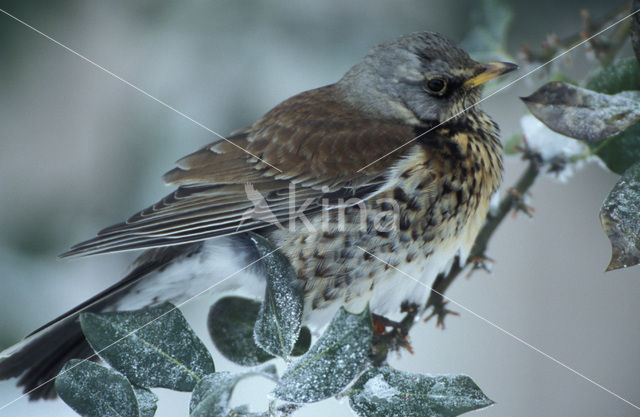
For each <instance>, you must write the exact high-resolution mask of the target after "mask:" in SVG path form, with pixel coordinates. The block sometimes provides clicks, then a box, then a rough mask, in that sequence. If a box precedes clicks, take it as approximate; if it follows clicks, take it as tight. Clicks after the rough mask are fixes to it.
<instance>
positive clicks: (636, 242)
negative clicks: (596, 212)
mask: <svg viewBox="0 0 640 417" xmlns="http://www.w3.org/2000/svg"><path fill="white" fill-rule="evenodd" d="M600 223H601V224H602V228H603V229H604V231H605V233H606V234H607V236H608V237H609V240H610V241H611V261H610V262H609V266H608V267H607V271H611V270H613V269H618V268H626V267H629V266H633V265H636V264H638V263H640V163H636V164H635V165H633V166H632V167H631V168H629V169H628V170H627V171H626V172H625V173H624V175H623V176H622V177H621V178H620V180H618V183H617V184H616V185H615V186H614V187H613V189H612V190H611V192H610V193H609V196H608V197H607V198H606V199H605V200H604V203H602V208H601V209H600Z"/></svg>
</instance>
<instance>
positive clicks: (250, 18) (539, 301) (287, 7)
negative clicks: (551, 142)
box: [0, 0, 640, 417]
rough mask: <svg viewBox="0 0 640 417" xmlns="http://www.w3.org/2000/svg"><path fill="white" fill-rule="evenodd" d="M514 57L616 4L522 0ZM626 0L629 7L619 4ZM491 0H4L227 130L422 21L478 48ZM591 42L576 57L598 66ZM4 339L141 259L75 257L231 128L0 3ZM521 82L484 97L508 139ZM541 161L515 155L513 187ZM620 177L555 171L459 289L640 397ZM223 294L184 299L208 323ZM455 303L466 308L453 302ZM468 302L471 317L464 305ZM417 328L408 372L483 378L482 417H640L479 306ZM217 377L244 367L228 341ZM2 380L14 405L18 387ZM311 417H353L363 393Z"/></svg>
mask: <svg viewBox="0 0 640 417" xmlns="http://www.w3.org/2000/svg"><path fill="white" fill-rule="evenodd" d="M508 3H510V4H511V6H512V8H513V10H514V28H513V29H512V31H511V34H512V36H511V37H510V38H509V50H510V51H511V52H514V51H516V50H517V49H518V48H519V46H520V45H521V44H522V43H523V42H527V43H529V44H531V45H534V46H537V45H539V44H540V42H541V41H542V40H543V39H544V38H545V37H546V35H547V34H548V33H551V32H555V33H557V34H558V35H560V36H563V35H569V34H572V33H575V32H577V31H578V30H580V28H581V21H580V17H579V10H580V9H581V8H585V7H586V8H588V9H589V10H590V11H591V12H592V14H593V15H594V16H602V15H603V14H605V13H606V12H607V11H608V10H610V9H611V8H612V7H615V4H611V3H610V2H602V1H601V0H591V1H563V2H558V1H551V0H539V1H536V2H531V1H524V0H522V1H512V2H508ZM614 3H615V2H614ZM474 4H475V2H473V1H456V2H450V1H440V0H437V1H409V0H403V1H393V2H392V1H371V0H357V1H354V0H352V1H348V2H345V1H342V0H325V1H317V0H303V1H296V2H295V3H294V2H291V1H284V0H271V1H263V2H253V1H236V2H232V1H214V2H204V1H197V2H180V3H178V2H169V1H158V0H156V1H148V0H147V1H137V2H126V1H112V2H101V1H97V0H88V1H57V2H51V1H49V2H44V1H31V2H20V1H0V5H1V6H0V7H1V8H3V9H5V10H6V11H8V12H9V13H12V14H14V15H15V16H17V17H19V18H20V19H23V20H25V21H26V22H28V23H29V24H31V25H33V26H34V27H36V28H38V29H39V30H41V31H43V32H44V33H46V34H48V35H50V36H51V37H53V38H54V39H56V40H58V41H60V42H61V43H63V44H65V45H67V46H69V47H70V48H72V49H74V50H77V51H78V52H80V53H82V54H84V55H86V56H87V57H88V58H90V59H92V60H94V61H95V62H96V63H98V64H100V65H102V66H104V67H106V68H107V69H109V70H110V71H113V72H114V73H116V74H118V75H119V76H121V77H122V78H124V79H126V80H127V81H129V82H131V83H133V84H135V85H137V86H139V87H140V88H142V89H144V90H146V91H148V92H149V93H150V94H152V95H154V96H156V97H158V98H159V99H161V100H163V101H165V102H167V103H169V104H170V105H172V106H174V107H175V108H177V109H179V110H180V111H182V112H184V113H186V114H188V115H189V116H191V117H192V118H194V119H195V120H197V121H199V122H201V123H202V124H204V125H206V126H208V127H209V128H211V129H213V130H215V131H216V132H218V133H221V134H228V133H229V132H231V131H232V130H235V129H237V128H240V127H243V126H245V125H248V124H250V123H252V122H253V121H254V120H256V119H257V118H258V117H259V116H261V115H262V114H263V113H264V112H265V111H267V110H268V109H269V108H271V107H272V106H274V105H275V104H277V103H278V102H280V101H281V100H283V99H285V98H287V97H289V96H291V95H293V94H295V93H297V92H300V91H303V90H306V89H310V88H314V87H317V86H320V85H323V84H327V83H331V82H334V81H335V80H337V79H338V78H339V77H340V76H341V75H342V74H343V73H344V72H345V71H346V70H347V69H348V68H349V67H350V66H351V65H353V64H354V63H355V62H357V61H358V59H360V57H362V56H363V55H364V54H365V53H366V52H367V50H368V48H369V47H371V46H372V45H374V44H376V43H378V42H381V41H384V40H387V39H390V38H393V37H396V36H399V35H401V34H404V33H408V32H412V31H418V30H433V31H438V32H441V33H443V34H445V35H447V36H448V37H450V38H452V39H454V40H456V41H460V40H461V39H463V37H464V34H465V33H466V31H467V30H468V28H469V21H470V20H469V19H470V13H471V10H472V9H473V7H474ZM583 55H584V49H583V48H578V49H577V50H576V51H574V53H573V54H572V59H573V60H575V61H578V62H579V61H580V59H581V58H580V56H583ZM0 62H1V64H0V126H2V128H1V129H0V191H1V196H2V197H1V199H0V280H1V281H0V282H1V284H2V289H1V290H0V317H1V320H0V349H1V348H4V347H6V346H9V345H11V344H13V343H15V342H16V341H18V340H19V339H20V338H21V337H23V336H24V335H25V334H27V333H28V332H29V331H31V330H33V329H34V328H36V327H38V326H39V325H41V324H42V323H44V322H46V321H48V320H49V319H51V318H53V317H54V316H57V315H58V314H60V313H62V312H64V311H65V310H67V309H69V308H71V307H73V306H74V305H76V304H77V303H79V302H81V301H83V300H84V299H86V298H88V297H89V296H91V295H92V294H94V293H95V292H97V291H99V290H100V289H102V288H104V287H106V286H108V285H110V284H111V283H113V282H115V281H117V280H118V279H119V278H120V277H121V276H122V275H123V274H124V273H125V271H126V268H127V264H128V262H130V261H131V259H132V256H133V255H131V254H120V255H110V256H99V257H93V258H86V259H79V260H72V261H70V260H58V259H56V255H57V254H58V253H60V252H62V251H64V250H65V249H67V248H68V247H69V246H70V245H72V244H73V243H76V242H78V241H80V240H84V239H86V238H89V237H91V236H93V234H94V233H95V232H96V231H97V230H99V229H100V228H102V227H104V226H107V225H110V224H112V223H115V222H118V221H120V220H122V219H123V218H125V217H127V216H128V215H130V214H132V213H133V212H135V211H137V210H139V209H141V208H143V207H146V206H147V205H148V204H151V203H153V202H155V201H156V200H157V199H159V198H160V197H162V196H164V194H166V193H167V192H168V191H169V190H168V189H166V188H164V186H163V184H162V182H161V179H160V176H161V175H162V174H163V173H164V172H165V171H167V170H169V169H170V168H172V166H173V162H174V161H175V160H176V159H178V158H179V157H181V156H183V155H185V154H187V153H189V152H191V151H193V150H195V149H196V148H198V147H200V146H202V145H204V144H206V143H208V142H211V141H213V140H215V139H216V137H214V136H213V135H211V134H210V133H208V132H207V131H205V130H204V129H202V128H200V127H198V126H196V125H195V124H193V123H192V122H190V121H188V120H186V119H185V118H183V117H181V116H179V115H177V114H176V113H174V112H172V111H170V110H168V109H167V108H165V107H163V106H161V105H159V104H158V103H157V102H154V101H153V100H151V99H149V98H148V97H145V96H144V95H142V94H140V93H139V92H137V91H135V90H134V89H133V88H131V87H130V86H127V85H125V84H124V83H122V82H121V81H119V80H117V79H114V78H113V77H111V76H109V75H108V74H106V73H105V72H103V71H101V70H99V69H98V68H95V67H94V66H92V65H90V64H88V63H86V62H84V61H83V60H81V59H79V58H78V57H77V56H74V55H73V54H71V53H70V52H68V51H65V50H64V49H63V48H61V47H60V46H57V45H55V44H54V43H52V42H51V41H49V40H47V39H45V38H44V37H42V36H41V35H39V34H37V33H35V32H34V31H32V30H30V29H28V28H26V27H25V26H23V25H21V24H19V23H17V22H15V21H14V20H12V19H10V18H8V17H7V16H5V15H2V14H0ZM542 82H543V79H542V78H537V79H532V80H529V81H528V82H525V81H523V82H520V83H518V84H516V85H514V86H513V87H511V88H509V89H507V90H505V91H503V92H501V93H500V94H498V95H496V96H494V97H492V98H490V99H489V100H487V101H486V102H485V103H484V107H485V108H486V109H487V110H488V111H489V113H490V114H491V115H492V116H493V117H494V118H495V119H496V120H497V121H498V122H499V124H500V125H501V126H502V128H503V131H504V137H509V136H510V135H511V134H513V133H515V132H517V131H518V130H519V119H520V117H521V116H522V115H523V114H524V113H525V109H524V106H523V105H522V103H521V102H520V101H519V100H518V97H519V96H522V95H528V94H530V93H531V92H532V91H533V90H535V88H537V86H539V85H540V84H541V83H542ZM523 168H524V164H523V163H522V162H521V161H519V160H518V158H516V157H511V158H510V159H508V160H507V163H506V169H507V173H506V183H507V184H509V183H511V182H513V181H514V180H515V178H517V176H518V174H519V172H520V171H521V170H522V169H523ZM615 181H616V176H615V175H613V174H611V173H609V172H607V171H605V170H603V169H602V168H600V167H598V166H597V165H595V164H591V165H588V166H587V167H585V168H584V169H582V170H581V171H579V172H578V173H577V174H576V175H575V176H574V177H573V178H571V179H570V181H569V182H568V183H567V184H560V183H559V182H557V181H553V180H549V179H545V178H543V179H541V180H539V181H538V183H537V184H536V185H535V187H534V188H533V199H532V204H533V206H534V207H535V216H534V218H533V219H531V220H529V219H527V218H525V217H524V216H522V215H519V216H517V217H516V218H515V219H509V220H507V221H506V222H505V224H504V225H503V226H502V227H501V228H500V229H499V231H498V233H497V235H496V236H495V238H494V239H493V240H492V242H491V245H490V249H489V256H491V257H492V258H494V259H495V260H496V262H495V264H494V265H493V273H492V274H490V275H487V274H485V273H483V272H479V273H476V274H474V275H473V276H472V277H471V278H470V279H468V280H465V279H464V278H460V279H459V281H458V282H456V283H455V284H454V286H453V287H452V288H451V289H450V291H449V292H448V295H449V296H450V297H451V298H453V299H454V300H456V301H457V302H459V303H461V304H463V305H464V306H466V307H468V308H469V309H471V310H473V311H474V312H476V313H478V314H479V315H481V316H483V317H485V318H487V319H488V320H490V321H492V322H495V323H496V324H497V325H499V326H501V327H503V328H504V329H506V330H508V331H509V332H512V333H513V334H514V335H516V336H517V337H520V338H522V339H523V340H525V341H527V342H528V343H530V344H531V345H533V346H535V347H537V348H539V349H541V350H542V351H544V352H546V353H548V354H549V355H552V356H553V357H555V358H557V359H558V360H559V361H561V362H563V363H566V364H567V365H568V366H570V367H572V368H574V369H576V370H578V371H579V372H581V373H583V374H584V375H586V376H588V377H589V378H592V379H593V380H595V381H597V382H598V383H600V384H602V385H603V386H605V387H607V388H608V389H610V390H612V391H613V392H615V393H617V394H619V395H620V396H622V397H624V398H626V399H628V400H630V401H632V402H635V403H636V404H640V372H639V371H640V362H639V360H638V344H639V343H640V326H638V325H637V317H638V315H639V313H640V306H639V305H638V303H637V300H638V298H639V297H640V268H638V267H636V268H631V269H629V270H625V271H616V272H612V273H608V274H604V273H603V272H602V271H603V270H604V268H605V266H606V264H607V263H608V260H609V244H608V241H607V239H606V237H605V236H604V234H603V232H602V231H601V230H600V226H599V222H598V217H597V214H598V210H599V207H600V203H601V202H602V200H603V198H604V197H605V196H606V194H607V192H608V190H609V189H610V188H611V186H612V185H613V184H614V183H615ZM209 304H210V303H209V302H208V301H207V300H199V301H197V302H194V303H192V304H190V305H189V306H187V307H186V308H185V309H184V311H185V313H186V314H187V316H188V318H189V319H190V321H191V323H192V324H193V325H194V326H195V327H196V328H198V329H200V330H201V332H200V334H201V336H202V337H203V339H205V340H207V342H208V336H207V334H206V331H205V330H204V322H205V319H206V312H207V308H208V306H209ZM454 309H456V308H455V307H454ZM457 310H459V309H457ZM446 325H447V328H446V330H445V331H441V330H439V329H435V328H434V324H433V323H428V324H424V325H418V326H416V327H415V328H414V330H413V331H412V333H411V340H412V342H413V348H414V351H415V353H414V354H413V355H410V354H407V353H406V352H405V353H403V354H402V355H401V357H398V358H397V359H394V360H393V365H394V366H396V367H398V368H400V369H406V370H411V371H415V372H424V373H460V372H462V373H466V374H468V375H470V376H472V377H473V378H474V379H475V381H476V382H477V383H478V385H479V386H480V387H481V388H482V389H483V390H484V392H485V393H486V394H487V395H488V396H489V397H490V398H492V399H493V400H494V401H496V404H495V405H494V406H493V407H491V408H489V409H485V410H481V411H479V412H478V414H477V415H479V416H486V417H494V416H516V415H517V416H559V415H564V416H593V417H595V416H603V415H607V416H635V415H638V414H640V413H639V412H638V410H637V409H634V408H633V407H631V406H629V405H628V404H626V403H624V402H623V401H621V400H620V399H618V398H615V397H614V396H613V395H611V394H609V393H607V392H605V391H603V390H602V389H600V388H598V387H596V386H594V385H593V384H591V383H589V382H587V381H585V380H584V379H582V378H580V377H578V376H576V375H575V374H573V373H571V372H570V371H568V370H567V369H565V368H563V367H562V366H560V365H558V364H557V363H554V362H553V361H551V360H549V359H548V358H545V357H543V356H542V355H541V354H539V353H537V352H535V351H533V350H532V349H530V348H529V347H526V346H524V345H523V344H522V343H520V342H518V341H516V340H514V339H513V338H511V337H509V336H507V335H505V334H504V333H501V332H499V331H498V330H496V329H495V328H493V327H491V326H489V325H488V324H486V323H485V322H483V321H481V320H479V319H478V318H477V317H474V316H473V315H472V314H469V313H467V312H464V311H462V312H461V316H460V317H449V318H448V319H447V322H446ZM214 355H215V356H214V360H215V361H216V367H217V369H219V370H225V369H227V370H228V369H232V368H233V366H232V365H231V364H229V363H228V362H226V361H224V360H223V359H221V358H220V355H219V354H217V353H216V352H214ZM14 382H15V381H9V382H6V381H4V382H0V405H3V404H5V403H7V402H9V401H11V400H13V399H14V398H15V397H17V396H18V395H19V394H20V392H19V391H18V389H17V388H15V386H14ZM270 388H271V386H270V385H269V384H264V383H263V382H262V381H257V382H256V381H248V382H243V383H242V384H241V385H240V386H239V387H238V390H237V395H236V396H235V397H234V403H237V404H240V403H243V402H246V401H249V400H250V399H251V397H254V399H253V400H252V405H253V406H255V407H256V408H255V410H256V411H259V410H261V409H264V407H266V400H265V399H264V396H265V395H266V393H267V392H268V391H269V390H270ZM157 391H158V392H159V393H160V395H161V400H160V403H159V409H158V413H157V415H158V416H170V415H186V414H187V404H188V395H186V394H180V393H171V392H168V391H166V390H157ZM0 414H1V415H7V416H18V415H19V416H41V415H69V416H71V415H74V412H73V411H72V410H71V409H70V408H68V407H67V406H66V405H65V404H64V403H62V402H61V401H57V402H47V403H36V404H34V403H29V402H27V401H26V400H25V399H22V400H20V401H18V402H16V403H15V404H13V405H12V406H10V407H8V408H6V409H5V410H3V411H1V412H0ZM296 415H299V416H314V415H334V416H349V415H351V412H350V410H349V408H348V405H347V402H346V400H345V401H343V402H342V403H340V402H337V401H335V400H331V401H326V402H323V403H320V404H316V405H313V406H309V407H306V408H304V409H303V410H302V411H300V412H299V413H297V414H296Z"/></svg>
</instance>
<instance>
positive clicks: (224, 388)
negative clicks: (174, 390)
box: [189, 372, 242, 417]
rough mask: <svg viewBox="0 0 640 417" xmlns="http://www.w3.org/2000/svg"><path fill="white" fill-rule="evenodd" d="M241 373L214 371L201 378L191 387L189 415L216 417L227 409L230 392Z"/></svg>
mask: <svg viewBox="0 0 640 417" xmlns="http://www.w3.org/2000/svg"><path fill="white" fill-rule="evenodd" d="M241 376H242V375H241V374H234V373H231V372H215V373H213V374H209V375H207V376H205V377H204V378H202V379H201V380H200V382H198V384H197V385H196V386H195V388H194V389H193V393H192V394H191V401H190V403H189V416H190V417H218V416H224V415H226V414H227V413H228V411H229V400H230V399H231V393H232V392H233V388H234V387H235V385H236V383H237V382H238V380H239V379H240V378H241Z"/></svg>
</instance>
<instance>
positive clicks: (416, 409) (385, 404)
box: [349, 367, 493, 417]
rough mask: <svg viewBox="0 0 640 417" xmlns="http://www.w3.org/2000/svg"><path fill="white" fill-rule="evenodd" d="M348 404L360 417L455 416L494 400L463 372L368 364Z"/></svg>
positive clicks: (352, 390)
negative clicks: (427, 372)
mask: <svg viewBox="0 0 640 417" xmlns="http://www.w3.org/2000/svg"><path fill="white" fill-rule="evenodd" d="M349 404H350V405H351V408H352V409H353V410H354V411H355V412H356V413H357V414H358V415H359V416H363V417H387V416H403V417H423V416H429V417H454V416H458V415H460V414H462V413H466V412H467V411H471V410H477V409H479V408H484V407H487V406H489V405H491V404H493V401H491V400H490V399H489V398H487V397H486V396H485V395H484V393H483V392H482V391H481V390H480V388H478V386H477V385H476V384H475V383H474V382H473V380H472V379H471V378H469V377H468V376H466V375H421V374H415V373H411V372H404V371H398V370H396V369H392V368H389V367H382V368H371V369H369V370H367V371H366V372H365V373H364V374H363V375H362V376H361V377H360V378H358V380H357V381H356V382H355V384H353V386H352V387H351V389H350V391H349Z"/></svg>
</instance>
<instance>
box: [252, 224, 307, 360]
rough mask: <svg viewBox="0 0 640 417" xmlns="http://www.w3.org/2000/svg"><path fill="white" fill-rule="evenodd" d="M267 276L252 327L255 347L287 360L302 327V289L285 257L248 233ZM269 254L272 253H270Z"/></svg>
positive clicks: (261, 238) (262, 239)
mask: <svg viewBox="0 0 640 417" xmlns="http://www.w3.org/2000/svg"><path fill="white" fill-rule="evenodd" d="M251 239H252V240H253V242H254V244H255V245H256V248H257V250H258V253H259V255H260V256H265V255H267V254H269V253H271V254H270V255H268V256H266V257H265V258H264V259H263V260H262V263H263V265H264V267H265V271H266V275H267V285H266V291H265V296H264V301H263V302H262V306H261V308H260V312H259V313H258V319H257V320H256V322H255V326H254V338H255V341H256V344H257V345H258V346H260V347H261V348H262V349H264V350H265V351H266V352H268V353H270V354H272V355H274V356H281V357H287V356H289V354H290V353H291V351H292V350H293V346H294V345H295V343H296V341H297V340H298V336H299V334H300V327H301V325H302V306H303V299H302V297H303V296H302V287H301V286H300V283H299V282H298V278H297V275H296V273H295V271H294V270H293V267H292V266H291V264H290V263H289V261H288V260H287V258H286V257H285V256H284V255H283V254H282V253H280V252H279V251H275V252H273V251H274V250H275V247H274V246H273V245H271V243H269V241H267V240H266V239H264V238H263V237H261V236H259V235H256V234H252V235H251ZM272 252H273V253H272Z"/></svg>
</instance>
